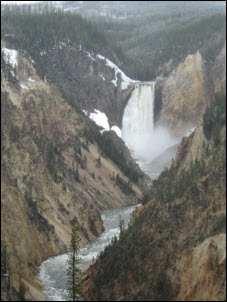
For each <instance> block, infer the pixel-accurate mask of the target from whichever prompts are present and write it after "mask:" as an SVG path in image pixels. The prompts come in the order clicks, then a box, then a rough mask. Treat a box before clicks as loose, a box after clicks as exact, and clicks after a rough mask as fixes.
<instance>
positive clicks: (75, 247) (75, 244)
mask: <svg viewBox="0 0 227 302" xmlns="http://www.w3.org/2000/svg"><path fill="white" fill-rule="evenodd" d="M79 242H80V237H79V235H78V227H77V225H76V224H74V226H73V228H72V237H71V242H70V252H69V258H68V261H67V262H68V269H67V275H68V281H67V292H68V301H76V299H79V298H80V297H81V288H80V281H81V279H80V274H81V271H80V269H79V268H78V264H80V263H81V258H79V255H78V254H79V248H80V246H79Z"/></svg>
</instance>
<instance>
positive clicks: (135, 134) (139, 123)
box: [122, 82, 155, 158]
mask: <svg viewBox="0 0 227 302" xmlns="http://www.w3.org/2000/svg"><path fill="white" fill-rule="evenodd" d="M154 90H155V83H154V82H147V83H142V82H141V83H135V90H134V91H133V93H132V95H131V97H130V99H129V101H128V104H127V106H126V108H125V111H124V115H123V120H122V138H123V140H124V141H125V142H126V143H127V145H128V147H129V149H130V150H131V152H132V153H134V155H135V156H136V157H139V158H141V157H143V155H142V154H141V152H143V153H144V148H143V146H144V143H145V142H146V141H147V139H148V138H149V137H150V135H151V134H152V132H153V129H154ZM141 144H142V145H141Z"/></svg>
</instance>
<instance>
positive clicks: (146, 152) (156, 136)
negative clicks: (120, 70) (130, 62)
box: [122, 82, 176, 179]
mask: <svg viewBox="0 0 227 302" xmlns="http://www.w3.org/2000/svg"><path fill="white" fill-rule="evenodd" d="M154 98H155V82H145V83H143V82H138V83H135V89H134V91H133V93H132V95H131V97H130V99H129V101H128V104H127V106H126V107H125V110H124V115H123V120H122V139H123V140H124V141H125V142H126V145H127V146H128V148H129V149H130V151H131V154H132V155H133V157H134V158H135V159H136V160H137V162H138V164H139V165H140V168H141V169H142V170H143V171H144V172H146V173H147V174H148V175H150V176H151V178H152V179H153V178H156V177H157V176H158V175H159V174H160V172H161V170H160V169H159V168H158V170H157V171H155V170H156V168H155V167H154V166H153V164H152V161H153V160H154V159H155V158H157V157H158V156H159V155H160V154H161V153H162V152H163V151H164V150H166V149H167V148H168V147H170V146H172V145H174V144H175V143H176V141H175V140H174V139H173V138H172V137H171V135H170V134H169V131H168V129H167V128H164V127H158V128H155V127H154Z"/></svg>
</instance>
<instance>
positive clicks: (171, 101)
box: [157, 51, 207, 137]
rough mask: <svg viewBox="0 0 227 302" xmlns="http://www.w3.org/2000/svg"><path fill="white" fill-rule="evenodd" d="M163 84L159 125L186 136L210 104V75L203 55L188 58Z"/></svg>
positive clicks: (198, 54)
mask: <svg viewBox="0 0 227 302" xmlns="http://www.w3.org/2000/svg"><path fill="white" fill-rule="evenodd" d="M160 85H161V86H162V87H161V91H162V93H161V94H162V96H161V101H162V109H161V111H160V118H159V120H158V122H157V124H161V125H165V126H167V127H168V129H170V131H171V132H172V134H174V135H175V136H179V137H182V136H183V135H184V134H185V133H186V132H187V131H188V130H189V129H190V128H192V127H193V126H195V125H196V124H197V121H198V120H199V117H200V116H201V113H202V111H203V108H204V106H205V104H206V103H207V88H206V86H207V84H206V73H205V68H204V63H203V60H202V57H201V54H200V52H199V51H197V53H196V54H193V55H188V56H187V57H186V59H185V61H184V62H183V63H180V64H179V65H178V67H177V68H176V69H174V70H173V71H172V72H171V74H170V75H169V76H168V78H167V79H165V80H164V82H163V83H162V84H160ZM160 85H159V86H160Z"/></svg>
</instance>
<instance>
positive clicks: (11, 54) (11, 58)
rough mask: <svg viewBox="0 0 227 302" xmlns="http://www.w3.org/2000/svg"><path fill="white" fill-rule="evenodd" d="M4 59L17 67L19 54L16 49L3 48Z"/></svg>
mask: <svg viewBox="0 0 227 302" xmlns="http://www.w3.org/2000/svg"><path fill="white" fill-rule="evenodd" d="M2 51H3V54H4V59H5V60H6V61H7V62H8V63H9V64H10V65H11V66H12V67H13V68H15V66H17V56H18V52H17V51H16V50H14V49H9V48H5V47H2Z"/></svg>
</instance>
